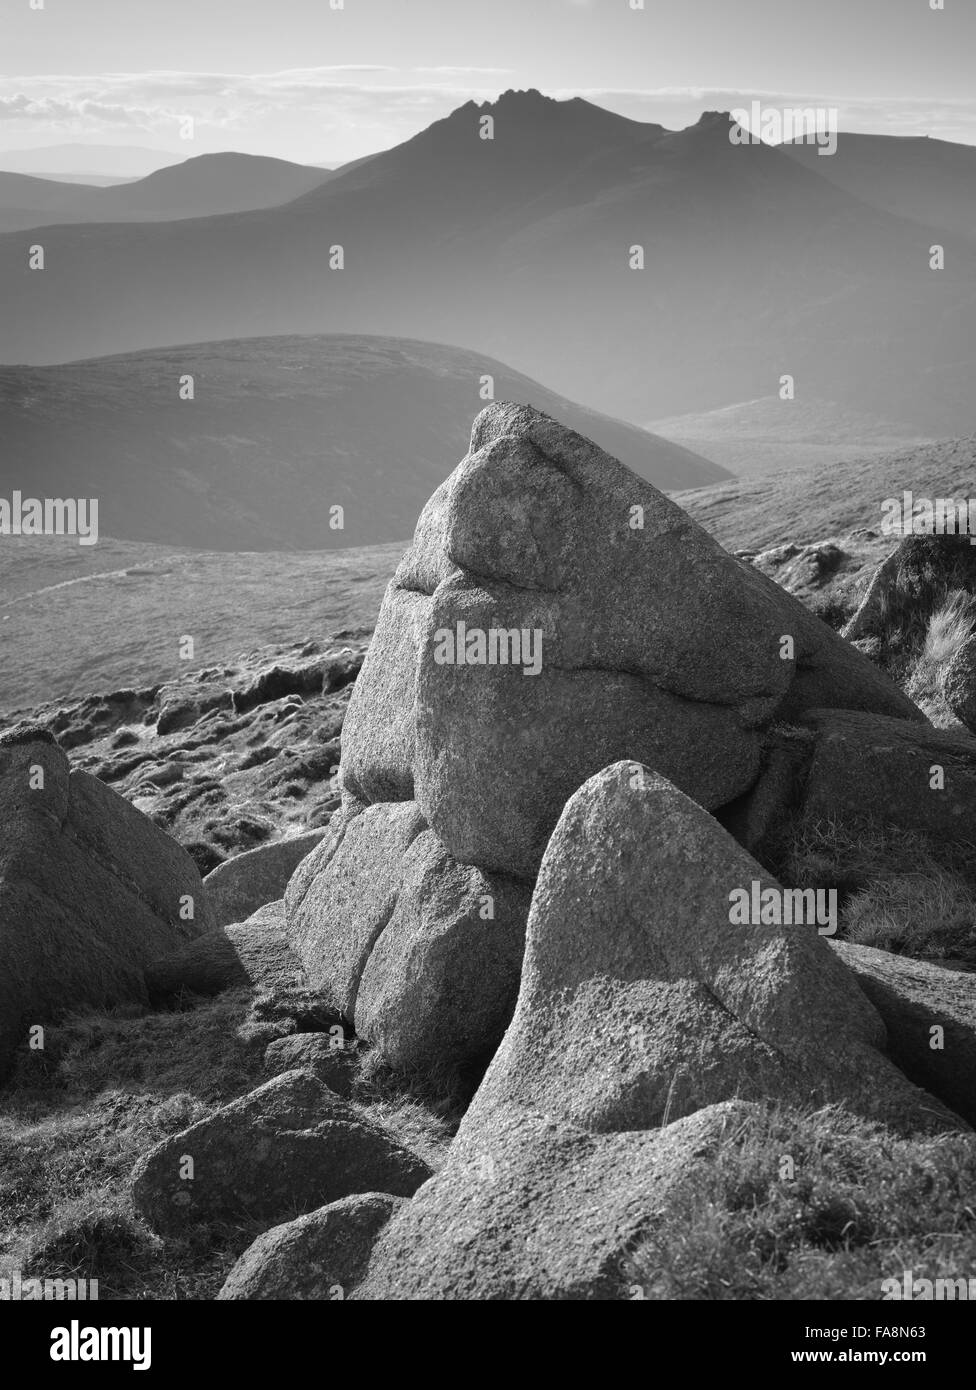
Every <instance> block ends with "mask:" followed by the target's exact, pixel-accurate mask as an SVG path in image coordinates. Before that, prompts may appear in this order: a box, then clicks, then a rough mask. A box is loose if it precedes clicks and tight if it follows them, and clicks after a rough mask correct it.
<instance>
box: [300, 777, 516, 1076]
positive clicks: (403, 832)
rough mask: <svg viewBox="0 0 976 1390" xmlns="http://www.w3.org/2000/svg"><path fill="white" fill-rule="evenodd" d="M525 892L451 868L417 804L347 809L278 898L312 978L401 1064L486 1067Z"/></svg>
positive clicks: (512, 984)
mask: <svg viewBox="0 0 976 1390" xmlns="http://www.w3.org/2000/svg"><path fill="white" fill-rule="evenodd" d="M530 897H531V890H530V889H529V887H528V885H527V884H525V883H523V882H522V881H521V880H520V879H516V878H514V877H511V876H508V875H504V874H491V873H486V872H485V871H483V870H481V869H477V868H474V867H472V866H470V865H464V864H458V863H457V861H456V860H454V859H453V858H452V857H451V856H450V855H449V854H448V853H447V851H446V850H445V848H444V846H443V845H442V844H441V842H440V841H439V840H438V838H437V836H436V835H435V834H434V833H433V832H432V831H431V830H430V829H429V828H428V827H427V825H426V823H425V821H424V819H423V817H422V816H421V815H420V813H419V811H418V810H417V807H416V805H415V804H414V803H413V802H400V803H394V804H382V805H377V806H369V807H367V808H366V809H365V810H359V811H357V810H356V808H349V809H348V810H347V811H346V812H345V813H343V814H341V815H339V816H337V818H336V824H335V826H334V828H333V831H332V834H331V836H330V837H329V839H328V840H327V841H324V842H323V843H322V844H321V845H320V846H319V848H318V849H316V850H315V851H314V853H313V854H311V855H310V856H309V857H308V859H307V860H305V862H304V863H303V864H302V866H301V868H300V869H299V870H298V872H297V873H296V874H295V876H294V877H293V879H292V881H291V883H290V884H289V886H288V892H287V894H286V898H285V904H286V912H287V922H288V932H289V936H290V939H291V942H292V944H293V946H294V949H295V951H296V953H297V954H298V956H299V957H300V959H301V961H302V962H303V964H304V967H305V970H306V972H307V975H308V979H309V982H310V983H311V984H312V986H313V987H314V988H315V989H317V990H320V991H321V992H322V994H323V996H324V998H325V999H327V1000H328V1001H329V1003H330V1004H331V1005H332V1007H334V1008H335V1009H336V1010H337V1012H338V1013H339V1014H341V1015H342V1017H343V1018H345V1019H347V1020H348V1021H349V1022H350V1023H351V1024H353V1025H354V1026H355V1029H356V1032H357V1033H358V1034H359V1035H360V1036H361V1037H364V1038H366V1039H368V1040H369V1041H370V1042H372V1043H374V1044H376V1045H377V1046H379V1047H381V1049H382V1051H383V1055H384V1057H385V1058H386V1060H387V1061H388V1062H389V1063H391V1064H392V1065H394V1066H397V1067H400V1068H403V1069H404V1070H412V1069H421V1070H427V1071H430V1070H431V1069H433V1070H435V1071H436V1070H438V1069H440V1068H443V1067H444V1066H445V1065H453V1066H457V1067H459V1068H462V1069H466V1068H468V1067H480V1068H483V1067H484V1066H485V1065H486V1064H487V1062H488V1060H489V1059H490V1057H491V1053H492V1050H493V1049H494V1047H495V1046H496V1045H497V1043H498V1041H499V1039H500V1038H501V1036H502V1033H503V1032H504V1031H505V1028H506V1026H507V1024H508V1021H509V1019H510V1018H511V1013H512V1008H513V1007H514V1003H515V997H516V995H517V994H518V982H519V971H520V968H521V963H522V952H523V947H524V943H525V919H526V917H527V915H528V911H529V900H530Z"/></svg>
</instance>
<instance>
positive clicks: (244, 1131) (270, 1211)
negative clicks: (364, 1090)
mask: <svg viewBox="0 0 976 1390" xmlns="http://www.w3.org/2000/svg"><path fill="white" fill-rule="evenodd" d="M428 1177H430V1169H429V1168H428V1166H427V1164H426V1163H424V1161H423V1159H421V1158H419V1157H418V1156H417V1155H416V1154H414V1153H412V1152H411V1151H410V1150H409V1149H407V1148H405V1147H404V1145H403V1144H401V1143H400V1142H399V1141H398V1140H396V1139H394V1138H393V1137H392V1135H390V1134H388V1133H387V1132H386V1131H385V1130H383V1129H381V1128H380V1127H379V1126H378V1125H376V1124H373V1123H371V1122H370V1121H368V1120H366V1119H364V1118H363V1117H362V1116H361V1115H360V1114H359V1113H358V1112H357V1111H356V1110H354V1109H353V1107H352V1106H350V1105H349V1104H348V1103H347V1102H346V1101H344V1100H341V1099H340V1098H339V1097H338V1096H336V1095H334V1094H333V1093H332V1092H331V1091H330V1090H329V1089H328V1087H326V1086H323V1084H322V1083H321V1082H320V1081H319V1080H318V1079H317V1078H316V1077H314V1076H312V1075H311V1074H310V1073H309V1072H301V1071H292V1072H286V1073H284V1074H283V1075H282V1076H276V1077H275V1078H274V1079H273V1080H272V1081H268V1082H266V1083H265V1085H263V1086H260V1087H258V1089H257V1090H256V1091H252V1092H251V1093H250V1095H247V1096H244V1097H243V1098H242V1099H241V1100H237V1101H234V1102H233V1103H232V1104H231V1105H225V1106H224V1107H223V1108H222V1109H220V1110H217V1111H216V1112H215V1113H214V1114H212V1115H209V1116H207V1118H206V1119H203V1120H200V1121H199V1122H198V1123H197V1124H195V1125H191V1127H190V1128H189V1129H187V1130H184V1131H183V1132H182V1133H180V1134H175V1135H173V1136H172V1137H171V1138H169V1139H166V1140H164V1141H163V1142H162V1143H161V1144H157V1146H156V1148H154V1149H153V1150H152V1151H151V1153H149V1154H147V1155H146V1156H145V1158H142V1159H140V1160H139V1162H138V1163H137V1164H136V1167H135V1170H134V1172H133V1174H132V1196H133V1201H134V1203H135V1207H136V1210H137V1211H138V1212H139V1213H140V1214H141V1215H142V1216H144V1217H145V1219H146V1220H147V1221H148V1222H149V1224H150V1225H151V1226H152V1227H153V1228H154V1229H155V1230H157V1231H160V1232H164V1233H179V1232H181V1231H185V1230H186V1229H187V1227H188V1226H190V1225H192V1224H193V1223H194V1222H197V1221H204V1220H209V1219H212V1218H223V1219H229V1220H232V1219H234V1218H236V1217H241V1216H249V1217H260V1218H264V1219H266V1220H267V1221H269V1222H273V1221H281V1220H282V1219H283V1218H285V1217H286V1216H290V1215H293V1214H294V1213H295V1212H307V1211H312V1210H314V1209H315V1208H317V1207H321V1206H325V1205H326V1204H327V1203H329V1202H334V1201H338V1200H339V1199H340V1198H342V1197H348V1196H351V1195H352V1194H353V1193H357V1192H389V1193H392V1194H393V1195H394V1196H400V1197H409V1196H411V1195H412V1194H413V1193H414V1192H415V1191H416V1190H417V1188H418V1187H419V1186H420V1185H421V1183H423V1182H424V1181H426V1179H427V1178H428Z"/></svg>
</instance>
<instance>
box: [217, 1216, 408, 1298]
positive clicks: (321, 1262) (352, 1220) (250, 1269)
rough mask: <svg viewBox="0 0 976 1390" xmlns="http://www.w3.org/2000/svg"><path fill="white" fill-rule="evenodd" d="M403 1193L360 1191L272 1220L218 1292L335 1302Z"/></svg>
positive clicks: (351, 1284)
mask: <svg viewBox="0 0 976 1390" xmlns="http://www.w3.org/2000/svg"><path fill="white" fill-rule="evenodd" d="M403 1204H404V1199H403V1198H402V1197H391V1196H390V1194H389V1193H387V1192H365V1193H362V1194H361V1195H359V1196H356V1197H344V1198H343V1199H342V1200H341V1201H339V1202H332V1203H330V1204H329V1206H327V1207H321V1208H320V1209H319V1210H318V1211H312V1212H309V1213H308V1215H307V1216H300V1217H298V1219H297V1220H296V1221H289V1222H287V1223H286V1224H285V1225H283V1226H274V1227H272V1229H271V1230H270V1231H265V1232H264V1234H263V1235H261V1236H258V1238H257V1240H256V1241H255V1242H254V1244H253V1245H251V1246H249V1247H248V1248H247V1250H245V1252H244V1254H243V1255H242V1256H241V1258H240V1259H239V1260H238V1261H237V1264H236V1265H235V1266H234V1268H233V1269H232V1270H231V1272H230V1274H228V1276H227V1280H226V1282H225V1284H224V1286H223V1288H222V1289H221V1291H220V1293H219V1294H218V1295H217V1298H218V1299H222V1300H224V1301H225V1302H228V1301H232V1300H235V1299H255V1300H256V1299H289V1300H312V1299H319V1300H328V1301H330V1302H337V1301H340V1300H342V1299H344V1298H345V1297H346V1295H347V1293H348V1292H351V1291H352V1289H354V1288H355V1287H356V1286H357V1285H358V1284H359V1282H360V1281H361V1280H362V1277H363V1275H364V1274H365V1273H366V1268H367V1265H368V1263H369V1257H370V1255H371V1254H372V1251H373V1246H374V1245H375V1243H376V1239H377V1237H378V1236H379V1234H380V1232H381V1231H382V1229H383V1227H384V1226H385V1225H386V1224H387V1222H388V1221H389V1219H390V1217H391V1216H392V1215H393V1213H394V1212H396V1211H398V1210H399V1209H400V1208H401V1207H402V1206H403Z"/></svg>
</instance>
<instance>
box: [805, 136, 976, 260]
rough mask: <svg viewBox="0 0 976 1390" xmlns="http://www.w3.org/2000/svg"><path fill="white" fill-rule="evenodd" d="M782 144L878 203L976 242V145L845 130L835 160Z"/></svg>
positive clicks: (810, 147)
mask: <svg viewBox="0 0 976 1390" xmlns="http://www.w3.org/2000/svg"><path fill="white" fill-rule="evenodd" d="M778 148H780V149H781V150H782V151H783V153H784V154H788V155H789V156H790V158H791V159H795V160H796V161H797V162H798V163H799V164H802V165H803V166H804V168H807V169H813V170H814V171H815V172H817V173H818V174H821V175H822V176H823V177H824V178H825V179H827V180H828V181H829V182H830V183H832V184H834V185H836V187H838V188H842V189H844V190H845V191H846V192H848V193H853V194H855V195H856V196H857V197H858V198H860V199H862V201H864V202H866V203H870V204H871V206H872V207H877V208H882V209H883V210H884V211H885V212H892V213H895V214H896V215H897V216H899V217H910V218H912V220H913V221H915V222H920V223H923V224H926V225H930V226H936V227H940V228H942V229H943V230H945V231H947V232H950V233H951V234H952V235H953V237H963V238H964V239H966V240H968V241H970V242H976V145H955V144H952V143H951V142H950V141H948V140H933V139H931V138H930V137H929V136H896V135H863V134H861V133H859V132H854V131H844V132H843V133H842V134H841V136H840V138H839V140H838V144H837V151H836V153H835V154H833V155H832V156H831V157H830V158H829V159H827V158H821V157H819V156H818V154H817V150H816V147H815V146H813V145H802V144H796V143H793V144H788V145H781V146H779V147H778Z"/></svg>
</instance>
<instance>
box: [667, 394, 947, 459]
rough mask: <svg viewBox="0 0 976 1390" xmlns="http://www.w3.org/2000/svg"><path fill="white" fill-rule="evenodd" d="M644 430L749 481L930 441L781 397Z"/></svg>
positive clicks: (846, 410) (851, 412) (843, 411)
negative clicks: (764, 475) (702, 455)
mask: <svg viewBox="0 0 976 1390" xmlns="http://www.w3.org/2000/svg"><path fill="white" fill-rule="evenodd" d="M646 428H647V429H649V430H652V431H653V432H654V433H655V434H660V435H663V437H664V438H665V439H672V440H674V441H675V443H677V444H683V445H684V446H685V448H687V449H694V450H695V451H696V452H698V453H702V454H704V455H705V456H706V457H707V458H710V459H713V460H714V461H715V462H716V463H720V464H721V465H722V466H723V467H724V468H728V469H731V471H732V472H733V473H738V474H743V475H745V476H746V477H752V476H753V475H754V474H756V473H779V472H781V471H782V470H783V469H789V468H796V467H798V466H801V465H803V464H813V463H816V464H818V465H819V466H820V467H821V468H824V467H832V466H833V465H834V464H835V463H838V462H840V461H841V460H843V459H851V458H866V457H881V456H882V455H886V454H892V453H895V452H896V451H897V450H898V449H905V448H907V447H908V446H912V447H917V446H919V445H921V444H925V443H928V442H930V441H928V440H925V439H920V438H919V437H918V436H917V434H916V432H915V431H914V430H912V429H911V427H910V426H908V425H905V424H903V423H900V422H898V421H894V420H882V419H879V418H878V417H877V416H875V415H868V414H866V413H865V412H864V411H860V410H855V409H853V408H852V407H849V406H847V407H845V406H841V405H838V404H837V403H836V402H834V401H824V400H818V399H814V400H799V401H795V400H794V401H784V400H781V399H780V397H779V396H764V397H762V398H761V399H759V400H755V401H740V402H739V403H738V404H737V405H729V406H725V407H724V408H723V409H721V410H710V411H699V412H697V413H695V412H693V413H690V414H688V415H676V416H672V417H670V418H665V419H663V420H648V421H647V422H646Z"/></svg>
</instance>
